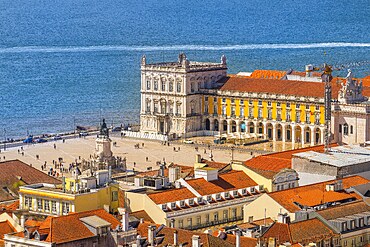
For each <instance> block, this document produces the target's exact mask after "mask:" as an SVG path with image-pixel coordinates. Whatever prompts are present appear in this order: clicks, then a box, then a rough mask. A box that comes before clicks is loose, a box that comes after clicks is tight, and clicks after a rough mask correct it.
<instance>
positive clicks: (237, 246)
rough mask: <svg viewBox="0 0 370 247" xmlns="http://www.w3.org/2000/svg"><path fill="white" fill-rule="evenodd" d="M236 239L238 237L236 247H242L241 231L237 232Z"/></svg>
mask: <svg viewBox="0 0 370 247" xmlns="http://www.w3.org/2000/svg"><path fill="white" fill-rule="evenodd" d="M235 237H236V245H235V246H236V247H240V231H239V230H238V231H236V232H235Z"/></svg>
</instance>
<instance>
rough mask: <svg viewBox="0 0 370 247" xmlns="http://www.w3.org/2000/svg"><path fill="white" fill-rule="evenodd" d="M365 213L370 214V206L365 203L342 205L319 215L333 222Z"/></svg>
mask: <svg viewBox="0 0 370 247" xmlns="http://www.w3.org/2000/svg"><path fill="white" fill-rule="evenodd" d="M363 212H370V206H369V205H367V204H366V203H365V202H364V201H355V202H350V203H345V204H342V205H338V206H335V207H331V208H327V209H324V210H320V211H317V213H318V214H320V215H321V216H322V217H323V218H324V219H326V220H333V219H337V218H342V217H345V216H348V215H353V214H358V213H363Z"/></svg>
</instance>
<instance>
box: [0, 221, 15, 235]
mask: <svg viewBox="0 0 370 247" xmlns="http://www.w3.org/2000/svg"><path fill="white" fill-rule="evenodd" d="M12 232H16V229H15V228H14V227H13V225H12V224H11V223H10V222H9V221H7V220H6V221H2V222H0V239H4V234H8V233H12Z"/></svg>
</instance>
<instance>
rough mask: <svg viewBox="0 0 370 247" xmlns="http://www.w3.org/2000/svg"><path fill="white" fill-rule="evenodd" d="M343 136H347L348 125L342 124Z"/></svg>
mask: <svg viewBox="0 0 370 247" xmlns="http://www.w3.org/2000/svg"><path fill="white" fill-rule="evenodd" d="M343 134H344V135H348V124H346V123H345V124H343Z"/></svg>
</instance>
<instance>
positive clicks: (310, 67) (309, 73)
mask: <svg viewBox="0 0 370 247" xmlns="http://www.w3.org/2000/svg"><path fill="white" fill-rule="evenodd" d="M312 71H313V65H312V64H307V65H306V77H311V76H312Z"/></svg>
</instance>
